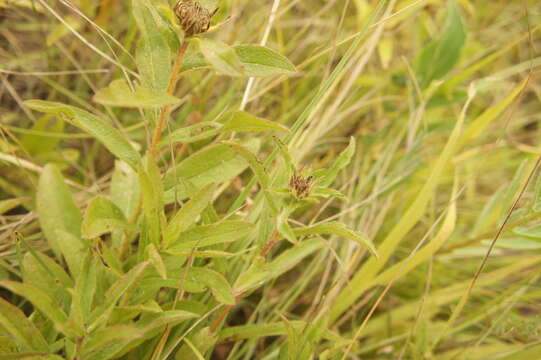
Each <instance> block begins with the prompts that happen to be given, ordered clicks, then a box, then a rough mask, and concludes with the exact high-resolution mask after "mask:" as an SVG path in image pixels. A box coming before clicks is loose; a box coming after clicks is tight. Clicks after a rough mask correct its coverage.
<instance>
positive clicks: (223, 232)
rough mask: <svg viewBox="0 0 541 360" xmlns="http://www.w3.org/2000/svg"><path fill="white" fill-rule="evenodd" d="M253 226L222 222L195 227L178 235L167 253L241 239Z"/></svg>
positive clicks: (241, 222)
mask: <svg viewBox="0 0 541 360" xmlns="http://www.w3.org/2000/svg"><path fill="white" fill-rule="evenodd" d="M253 229H254V225H253V224H251V223H248V222H244V221H224V222H221V223H218V224H213V225H203V226H196V227H194V228H192V229H190V230H188V231H184V232H182V233H180V234H179V235H178V236H177V237H176V238H175V239H174V240H173V241H172V242H171V244H170V247H169V248H168V252H175V251H182V250H191V249H193V248H200V247H205V246H211V245H216V244H222V243H229V242H233V241H236V240H238V239H241V238H243V237H245V236H247V235H248V234H250V233H251V232H252V230H253Z"/></svg>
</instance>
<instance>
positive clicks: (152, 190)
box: [139, 158, 163, 250]
mask: <svg viewBox="0 0 541 360" xmlns="http://www.w3.org/2000/svg"><path fill="white" fill-rule="evenodd" d="M145 164H146V165H147V166H146V168H143V167H141V168H140V169H139V183H140V184H141V200H142V208H143V214H144V215H145V220H146V225H147V226H148V231H144V234H146V235H148V237H149V238H150V242H151V243H153V244H155V245H156V246H158V245H159V244H160V236H161V229H162V222H161V215H162V214H163V202H162V197H163V188H162V184H161V180H160V175H159V170H157V168H156V165H155V164H154V163H153V160H152V159H151V158H147V159H146V161H145ZM140 244H142V246H143V247H142V248H141V250H144V246H146V244H145V243H144V242H141V243H140Z"/></svg>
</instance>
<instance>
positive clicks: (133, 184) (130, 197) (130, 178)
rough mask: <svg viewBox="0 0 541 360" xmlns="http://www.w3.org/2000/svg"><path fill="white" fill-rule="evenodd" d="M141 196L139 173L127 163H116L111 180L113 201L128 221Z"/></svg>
mask: <svg viewBox="0 0 541 360" xmlns="http://www.w3.org/2000/svg"><path fill="white" fill-rule="evenodd" d="M140 196H141V194H140V185H139V179H138V176H137V172H135V171H134V170H133V169H132V168H131V167H129V166H128V164H126V163H125V162H123V161H121V160H117V161H115V170H114V171H113V177H112V178H111V201H112V202H113V203H114V204H115V205H116V206H118V207H119V208H120V209H121V210H122V212H123V213H124V216H125V217H126V219H130V218H131V217H132V216H133V213H134V211H135V208H136V207H137V202H138V201H139V197H140Z"/></svg>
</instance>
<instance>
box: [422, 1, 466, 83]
mask: <svg viewBox="0 0 541 360" xmlns="http://www.w3.org/2000/svg"><path fill="white" fill-rule="evenodd" d="M465 40H466V31H465V29H464V24H463V21H462V17H461V16H460V12H459V10H458V6H457V4H456V2H455V1H454V0H449V1H448V5H447V20H446V23H445V26H444V27H443V29H442V31H441V33H440V34H439V36H438V38H436V39H434V40H432V41H431V42H430V43H429V44H428V45H426V46H425V47H424V48H423V50H422V51H421V53H420V55H419V59H418V60H417V76H418V77H419V83H420V84H421V86H422V87H427V86H428V85H430V83H431V82H432V81H433V80H438V79H441V78H442V77H443V76H445V75H446V74H447V73H448V72H449V71H450V70H451V69H452V68H453V66H454V65H455V64H456V63H457V62H458V60H459V58H460V52H461V50H462V47H463V46H464V42H465Z"/></svg>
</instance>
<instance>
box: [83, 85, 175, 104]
mask: <svg viewBox="0 0 541 360" xmlns="http://www.w3.org/2000/svg"><path fill="white" fill-rule="evenodd" d="M92 99H93V100H94V102H97V103H98V104H101V105H106V106H117V107H127V108H142V109H154V108H160V107H162V106H164V105H174V104H177V103H179V102H180V99H179V98H176V97H174V96H171V95H169V94H167V92H165V91H161V92H159V91H155V90H151V89H149V88H145V87H142V86H136V88H135V91H132V90H131V89H130V87H129V86H128V83H127V81H126V80H123V79H119V80H115V81H113V82H112V83H111V84H110V85H109V86H108V87H106V88H104V89H101V90H99V91H98V92H97V93H96V94H95V95H94V97H93V98H92Z"/></svg>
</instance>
